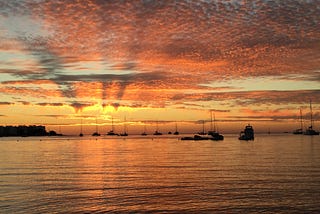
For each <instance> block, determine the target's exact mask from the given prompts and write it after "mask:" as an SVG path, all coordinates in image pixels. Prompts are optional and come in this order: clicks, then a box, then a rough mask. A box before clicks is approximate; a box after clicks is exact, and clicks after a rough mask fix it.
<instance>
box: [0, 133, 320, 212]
mask: <svg viewBox="0 0 320 214" xmlns="http://www.w3.org/2000/svg"><path fill="white" fill-rule="evenodd" d="M129 137H130V136H129ZM40 139H41V140H40ZM17 140H18V141H17ZM0 212H1V213H48V212H49V213H105V212H121V213H125V212H130V213H132V212H134V213H141V212H156V213H171V212H173V213H187V212H197V213H201V212H202V213H239V212H245V213H250V212H251V213H270V212H271V213H310V212H320V137H319V136H314V137H310V136H294V135H261V136H257V137H256V140H255V141H254V142H240V141H238V140H237V136H233V135H229V136H225V140H224V141H223V142H212V141H200V142H199V141H198V142H194V141H180V140H178V139H177V138H163V137H162V138H154V139H151V138H142V139H141V138H140V139H139V138H127V139H125V140H124V139H123V138H117V139H107V138H98V140H96V139H95V138H92V137H87V138H86V137H84V138H78V137H75V138H0Z"/></svg>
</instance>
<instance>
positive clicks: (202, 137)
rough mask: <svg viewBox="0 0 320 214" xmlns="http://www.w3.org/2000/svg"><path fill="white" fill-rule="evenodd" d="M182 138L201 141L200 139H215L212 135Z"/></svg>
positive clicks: (183, 138)
mask: <svg viewBox="0 0 320 214" xmlns="http://www.w3.org/2000/svg"><path fill="white" fill-rule="evenodd" d="M181 140H194V141H200V140H215V139H214V138H213V137H212V135H198V134H196V135H194V136H193V137H182V138H181Z"/></svg>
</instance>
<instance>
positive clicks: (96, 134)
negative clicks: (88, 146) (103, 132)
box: [92, 132, 100, 136]
mask: <svg viewBox="0 0 320 214" xmlns="http://www.w3.org/2000/svg"><path fill="white" fill-rule="evenodd" d="M92 136H100V134H99V133H98V132H94V133H93V134H92Z"/></svg>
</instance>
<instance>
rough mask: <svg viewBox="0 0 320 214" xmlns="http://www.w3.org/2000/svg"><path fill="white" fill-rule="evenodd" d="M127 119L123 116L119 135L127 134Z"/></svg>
mask: <svg viewBox="0 0 320 214" xmlns="http://www.w3.org/2000/svg"><path fill="white" fill-rule="evenodd" d="M126 123H127V120H126V117H124V123H123V133H121V134H120V136H128V132H127V124H126Z"/></svg>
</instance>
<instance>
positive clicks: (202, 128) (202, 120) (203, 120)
mask: <svg viewBox="0 0 320 214" xmlns="http://www.w3.org/2000/svg"><path fill="white" fill-rule="evenodd" d="M202 133H203V134H204V120H202Z"/></svg>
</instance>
